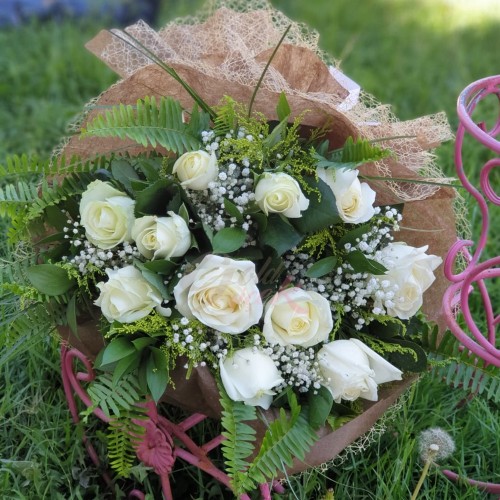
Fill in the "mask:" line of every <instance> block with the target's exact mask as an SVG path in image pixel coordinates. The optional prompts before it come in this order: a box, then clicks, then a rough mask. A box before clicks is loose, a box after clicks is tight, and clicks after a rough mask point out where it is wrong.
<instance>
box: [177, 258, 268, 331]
mask: <svg viewBox="0 0 500 500" xmlns="http://www.w3.org/2000/svg"><path fill="white" fill-rule="evenodd" d="M257 281H258V278H257V274H256V273H255V265H254V264H253V262H249V261H246V260H233V259H230V258H228V257H219V256H218V255H207V256H205V257H204V259H203V260H202V261H201V263H200V264H199V266H198V267H197V268H196V270H195V271H193V272H192V273H189V274H188V275H186V276H184V277H183V278H181V280H180V281H179V283H177V285H176V286H175V288H174V297H175V301H176V303H177V309H178V311H179V312H180V313H181V314H182V315H183V316H185V317H186V318H190V319H192V318H197V319H199V320H200V321H201V322H202V323H203V324H204V325H207V326H210V327H211V328H214V329H215V330H219V331H221V332H224V333H231V334H237V333H242V332H244V331H246V330H247V329H248V328H250V327H251V326H252V325H255V324H256V323H258V322H259V320H260V318H261V316H262V310H263V306H262V299H261V297H260V293H259V289H258V288H257Z"/></svg>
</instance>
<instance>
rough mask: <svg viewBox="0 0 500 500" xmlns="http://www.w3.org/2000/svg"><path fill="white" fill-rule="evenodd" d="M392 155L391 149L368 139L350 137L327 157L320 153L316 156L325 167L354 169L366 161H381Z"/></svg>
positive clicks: (321, 165)
mask: <svg viewBox="0 0 500 500" xmlns="http://www.w3.org/2000/svg"><path fill="white" fill-rule="evenodd" d="M390 155H391V151H390V150H389V149H384V148H381V147H379V146H377V145H375V144H373V143H372V142H370V141H369V140H367V139H361V138H359V139H356V140H354V139H353V138H352V137H348V138H347V140H346V142H345V144H344V146H343V147H342V148H340V149H336V150H335V151H332V152H331V153H330V154H329V155H328V157H327V158H324V157H323V156H321V155H319V154H315V155H314V157H315V158H316V159H317V160H318V166H319V167H324V168H342V169H353V168H357V167H359V166H360V165H363V164H364V163H370V162H373V161H379V160H382V159H384V158H387V157H388V156H390Z"/></svg>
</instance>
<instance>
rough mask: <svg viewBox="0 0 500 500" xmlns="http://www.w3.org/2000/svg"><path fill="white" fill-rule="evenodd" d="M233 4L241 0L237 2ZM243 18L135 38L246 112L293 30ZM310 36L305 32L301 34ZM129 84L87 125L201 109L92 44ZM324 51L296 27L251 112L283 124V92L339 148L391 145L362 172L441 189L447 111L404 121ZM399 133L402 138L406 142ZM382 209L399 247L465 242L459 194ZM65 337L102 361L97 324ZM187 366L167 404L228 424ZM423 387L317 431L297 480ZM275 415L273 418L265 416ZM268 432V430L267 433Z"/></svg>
mask: <svg viewBox="0 0 500 500" xmlns="http://www.w3.org/2000/svg"><path fill="white" fill-rule="evenodd" d="M234 3H235V2H233V4H234ZM236 3H238V4H239V10H238V11H233V10H231V9H228V8H226V7H222V8H220V9H219V10H217V11H216V12H215V13H213V14H212V15H209V16H208V17H206V18H205V19H203V20H200V21H199V22H196V21H193V20H192V19H191V22H189V23H183V22H182V21H180V22H179V21H174V22H173V23H171V24H169V25H167V26H166V27H165V28H164V29H163V30H161V31H160V32H159V33H156V32H154V31H153V30H152V29H151V28H149V27H148V26H147V25H145V24H144V23H142V22H140V23H138V24H136V25H134V26H132V27H130V28H129V29H128V30H129V31H130V32H131V33H133V35H134V37H136V38H137V39H139V40H140V41H141V43H142V44H143V45H145V46H147V47H148V48H150V50H152V51H153V52H154V53H155V54H157V56H158V57H160V58H161V59H163V60H164V61H165V62H167V63H168V64H169V65H170V66H171V67H173V68H174V69H175V70H176V71H177V73H178V74H179V75H180V76H181V77H182V78H183V79H184V80H185V81H186V82H187V83H188V84H189V85H190V86H191V87H192V88H193V89H194V90H195V91H196V92H197V93H198V94H199V95H201V96H202V97H203V99H204V100H205V101H206V102H207V103H208V104H209V105H211V106H214V105H217V104H218V103H219V102H220V101H221V99H222V97H223V96H225V95H229V96H231V97H232V98H233V99H235V100H237V101H240V102H242V103H248V102H249V101H250V97H251V95H252V93H253V91H254V88H255V84H256V82H257V80H258V78H259V77H260V75H261V73H262V70H263V68H264V65H265V64H266V62H267V61H268V60H269V57H270V55H271V53H272V50H273V49H274V48H275V46H276V44H277V42H278V40H279V39H280V37H281V35H282V34H283V31H284V27H286V25H287V24H288V23H290V21H289V20H288V19H286V18H285V17H284V16H283V14H281V13H280V12H277V11H275V10H273V9H272V8H271V7H270V6H269V5H268V4H267V3H265V2H260V3H259V6H260V7H262V8H260V9H258V10H254V11H251V10H250V8H249V7H248V4H247V3H246V2H245V3H241V2H236ZM304 33H306V34H304ZM87 47H88V48H89V50H90V51H92V52H93V53H94V54H96V55H97V56H98V57H100V58H101V59H102V60H103V61H105V62H106V63H107V64H108V65H109V66H110V67H111V68H112V69H113V70H115V71H116V72H117V73H118V74H119V75H120V76H121V77H122V78H123V79H122V80H121V81H119V82H118V83H117V84H115V85H113V86H112V87H111V88H109V89H108V90H107V91H105V92H104V93H103V94H101V96H100V97H99V98H98V99H97V100H96V101H95V102H94V103H93V104H92V105H91V106H89V107H88V109H87V113H86V115H85V116H84V118H83V121H82V126H84V125H85V123H86V122H87V121H88V120H92V119H93V118H95V117H96V116H97V115H98V114H99V113H102V112H103V110H105V109H106V108H107V107H109V106H110V105H114V104H118V103H124V104H135V102H136V101H137V99H139V98H144V97H145V96H156V97H159V96H171V97H173V98H175V99H178V100H179V101H180V102H181V104H182V105H183V106H184V107H185V108H186V109H190V108H191V107H192V105H193V102H192V100H191V98H190V97H189V95H188V94H187V93H186V91H185V90H184V89H183V88H182V86H181V85H180V84H179V83H177V82H176V81H174V80H173V79H172V78H171V77H170V76H169V75H168V74H167V73H166V72H164V71H163V70H162V69H160V68H159V67H158V66H156V65H154V64H151V63H150V61H148V59H147V58H146V57H144V56H143V55H142V54H140V53H139V52H137V51H136V50H134V48H133V47H131V46H130V45H128V44H126V43H124V42H123V41H121V40H119V39H118V38H115V37H114V36H113V35H112V34H111V33H110V32H101V33H100V34H99V35H98V36H97V37H96V38H95V39H93V40H92V41H91V42H89V44H88V45H87ZM321 55H322V54H321V53H320V51H319V50H318V48H317V36H316V35H315V34H314V33H312V34H311V33H310V32H309V33H307V32H306V30H304V26H302V25H299V24H297V23H292V28H291V29H290V35H289V36H288V37H287V39H285V42H284V44H283V45H282V46H281V47H280V48H279V49H278V52H277V54H276V57H275V58H274V59H273V61H272V63H271V66H270V70H269V71H268V73H267V74H266V78H264V81H263V85H262V88H261V89H260V90H259V92H258V93H257V96H256V99H255V104H254V110H255V111H258V112H261V113H264V115H265V116H266V117H267V118H269V119H276V118H277V117H276V114H275V108H276V104H277V102H278V97H279V94H280V92H281V91H285V92H286V94H287V98H288V101H289V103H290V107H291V109H292V117H291V118H292V119H293V118H294V117H295V116H298V115H300V114H301V113H303V112H305V115H304V118H303V124H304V126H309V127H319V126H322V125H323V124H325V123H327V122H328V123H329V124H330V127H331V132H330V134H329V136H328V138H329V139H330V144H331V146H332V147H339V146H341V145H342V144H343V143H344V141H345V140H346V138H347V137H349V136H353V137H365V138H368V139H380V138H392V139H390V140H388V141H386V143H385V144H386V146H389V147H391V149H392V150H393V151H394V152H395V155H394V157H392V158H390V159H388V160H384V161H383V162H379V163H377V164H371V165H368V166H365V167H363V169H362V171H363V173H365V174H366V175H378V176H381V175H382V176H392V177H398V178H401V177H404V178H417V177H418V176H419V175H424V176H425V177H426V178H429V177H432V178H434V179H435V180H436V181H440V180H441V178H442V174H441V173H440V171H439V170H438V169H437V168H436V167H435V165H434V156H433V154H432V149H433V148H435V147H436V146H438V145H439V144H440V142H441V141H443V140H446V139H449V138H450V137H451V134H450V130H449V128H448V125H447V123H446V119H445V117H444V116H443V115H442V114H438V115H434V116H429V117H423V118H419V119H417V120H411V121H407V122H399V121H397V120H396V119H395V118H394V116H393V115H392V114H391V112H390V109H389V107H388V106H383V105H380V104H378V103H376V102H375V101H374V100H373V99H372V98H371V97H369V96H366V95H363V94H362V93H361V97H358V95H359V94H360V92H359V87H357V86H356V84H354V82H351V81H350V80H349V79H348V78H346V77H345V76H344V75H342V74H341V73H340V72H339V71H338V69H337V68H335V67H332V66H328V65H326V64H325V63H324V62H323V60H322V59H321V57H320V56H321ZM401 136H405V137H404V138H401ZM144 151H145V149H144V148H142V147H140V146H138V145H137V144H135V143H132V142H131V141H128V140H120V139H115V138H99V137H89V138H79V137H77V136H75V137H73V138H71V139H70V140H69V142H68V143H67V144H66V146H65V148H64V151H63V152H64V154H65V155H66V156H70V155H72V154H77V155H79V156H80V157H84V158H92V157H94V156H96V155H102V154H107V153H111V152H114V153H118V154H119V153H123V154H124V153H129V154H132V155H134V154H138V153H140V152H144ZM373 187H374V189H376V191H377V202H378V204H380V205H385V204H388V203H401V202H405V208H404V213H403V222H402V227H403V228H404V229H402V230H401V231H400V232H399V233H398V234H397V235H396V237H397V239H398V240H401V241H406V242H407V243H408V244H410V245H413V246H417V247H418V246H423V245H429V253H432V254H436V255H440V256H442V257H444V255H445V254H446V251H447V250H448V249H449V248H450V246H451V245H452V244H453V243H454V242H455V241H456V230H455V216H454V211H453V199H454V196H455V193H454V191H453V190H452V189H451V188H440V187H438V186H430V185H425V184H410V183H396V182H376V183H375V184H374V185H373ZM446 287H447V281H446V280H445V278H444V276H443V273H442V271H441V270H440V269H438V271H437V279H436V282H435V283H434V284H433V286H432V287H431V288H430V289H429V290H428V291H427V293H426V294H425V298H424V308H423V309H424V312H425V313H426V314H427V317H428V319H429V320H431V321H435V322H436V323H437V324H438V325H440V327H441V329H442V330H443V329H444V325H445V323H444V320H443V317H442V311H441V301H442V296H443V292H444V290H445V289H446ZM61 333H62V334H63V337H65V338H66V339H69V341H70V343H71V344H73V345H75V347H77V348H79V349H80V350H82V352H84V353H86V354H87V355H89V356H90V357H91V358H94V357H95V355H96V354H97V352H98V351H99V349H100V348H101V347H102V345H103V341H102V339H101V338H100V335H99V333H98V331H97V329H96V326H95V324H92V323H91V324H84V325H80V327H79V329H78V333H79V336H80V339H81V340H78V339H75V337H74V336H72V335H69V333H68V331H67V329H62V330H61ZM181 365H182V363H180V364H179V366H178V367H177V368H176V370H175V371H174V372H173V373H172V374H171V375H172V378H173V380H174V382H175V389H172V388H169V389H168V390H167V392H166V394H165V396H164V400H165V401H167V402H168V403H171V404H174V405H177V406H179V407H181V408H183V409H185V410H188V411H197V412H201V413H204V414H206V415H208V416H211V417H216V418H217V417H219V416H220V405H219V401H218V391H217V387H216V384H215V381H214V378H213V376H212V375H211V373H210V372H209V370H208V369H207V368H197V369H195V370H194V372H193V375H192V376H191V378H190V379H189V380H186V378H185V369H184V368H182V366H181ZM413 380H414V378H408V379H405V380H404V381H402V382H399V383H394V384H392V385H391V386H388V387H386V388H382V389H381V391H380V399H379V401H378V402H376V403H367V406H366V411H365V412H364V413H363V414H362V415H360V416H359V417H357V418H355V419H353V420H352V421H351V422H349V423H347V424H345V425H344V426H343V427H341V428H340V429H338V430H336V431H335V432H329V431H328V428H326V427H325V428H323V429H321V431H320V435H321V439H320V440H319V441H318V443H317V444H316V445H315V446H314V447H313V449H312V450H311V452H310V453H309V455H308V456H307V458H306V461H305V463H301V464H299V463H297V464H295V465H294V466H293V467H292V468H291V469H290V471H289V472H291V473H294V472H298V471H301V470H304V469H306V468H308V467H311V466H317V465H319V464H321V463H324V462H327V461H329V460H331V459H332V458H333V457H335V456H336V455H337V454H338V453H339V452H340V451H342V450H343V449H344V448H345V447H346V446H347V445H349V444H350V443H352V442H353V441H354V440H356V439H357V438H358V437H359V436H361V435H362V434H364V433H365V432H367V431H368V430H369V429H370V428H371V427H372V426H373V425H374V423H375V422H376V420H377V419H378V418H379V417H380V416H381V415H382V414H383V413H384V412H385V411H386V410H387V409H388V408H389V406H391V405H392V404H393V403H394V402H395V401H396V399H397V398H398V397H399V396H400V395H401V394H402V392H403V391H404V390H405V389H406V388H407V387H408V386H409V385H410V384H411V382H412V381H413ZM268 415H272V412H268ZM262 430H263V429H260V431H262Z"/></svg>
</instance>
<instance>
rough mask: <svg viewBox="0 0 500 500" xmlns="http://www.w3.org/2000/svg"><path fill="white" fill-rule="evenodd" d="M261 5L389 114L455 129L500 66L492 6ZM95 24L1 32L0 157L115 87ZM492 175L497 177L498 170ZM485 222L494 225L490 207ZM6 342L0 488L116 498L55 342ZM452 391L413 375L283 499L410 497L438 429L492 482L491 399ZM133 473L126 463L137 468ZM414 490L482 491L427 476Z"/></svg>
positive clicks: (45, 140)
mask: <svg viewBox="0 0 500 500" xmlns="http://www.w3.org/2000/svg"><path fill="white" fill-rule="evenodd" d="M201 3H202V2H201V1H200V0H190V1H185V2H179V1H176V2H167V1H164V4H163V8H162V19H163V20H167V19H170V18H171V17H174V16H176V15H184V14H189V13H191V12H193V11H194V10H195V9H196V8H197V7H198V6H200V5H201ZM467 3H468V4H469V5H470V4H475V9H474V10H473V11H471V12H470V13H468V14H465V13H464V11H463V10H462V7H459V5H460V6H463V5H467ZM273 4H274V5H275V6H276V7H278V8H280V9H282V10H283V11H284V12H285V13H286V14H288V15H289V16H290V17H292V18H293V19H295V20H300V21H305V22H306V23H308V24H309V25H310V26H311V27H313V28H315V29H317V30H318V31H319V32H320V34H321V39H320V45H321V47H322V48H323V49H325V50H327V51H328V52H329V53H331V54H332V55H334V56H335V57H336V58H338V59H342V60H343V63H342V68H343V70H344V71H345V73H346V74H347V75H348V76H350V77H351V78H353V79H354V80H356V81H358V82H359V83H360V84H361V85H362V86H363V88H364V89H365V90H366V91H367V92H369V93H372V94H374V95H375V96H376V97H377V99H378V100H380V101H381V102H384V103H391V104H392V105H393V108H394V111H395V113H396V114H397V115H398V116H399V117H400V118H401V119H411V118H415V117H417V116H420V115H423V114H427V113H435V112H438V111H441V110H444V111H445V112H446V113H447V115H448V117H449V120H450V123H451V124H452V127H453V128H456V126H457V119H456V115H455V102H456V98H457V96H458V94H459V92H460V91H461V90H462V89H463V88H464V87H465V86H466V85H467V84H468V83H470V82H471V81H473V80H475V79H477V78H481V77H485V76H488V75H491V74H494V73H497V72H498V49H499V44H500V41H499V38H498V33H499V28H500V20H499V18H498V14H497V11H496V10H494V9H491V8H490V10H489V11H483V10H481V5H482V4H483V2H482V1H476V2H462V1H460V2H458V1H455V2H451V1H445V0H433V1H431V0H420V1H416V0H415V1H414V2H408V1H405V0H370V1H367V0H335V2H331V1H328V0H322V1H316V2H304V1H298V0H275V1H274V2H273ZM490 4H491V2H490ZM105 26H108V27H109V26H110V24H109V23H107V22H106V21H105V20H97V21H94V23H93V25H92V26H91V25H90V24H77V23H73V22H65V23H59V24H57V23H47V24H43V25H37V24H33V25H31V26H24V27H21V28H19V29H3V30H2V31H0V47H1V50H0V75H1V77H0V162H2V161H3V159H4V158H5V156H6V155H7V154H11V153H23V152H26V153H33V152H36V153H39V154H42V155H44V154H49V153H50V151H51V150H52V148H53V147H54V146H55V145H56V144H57V142H58V141H59V138H60V137H61V136H63V135H64V134H65V127H66V123H67V122H68V120H70V119H71V118H72V117H73V116H74V115H75V114H76V113H78V111H79V110H80V109H81V107H82V105H83V104H84V103H85V102H86V101H88V100H89V99H90V98H92V97H93V96H95V95H97V94H99V93H100V92H101V91H102V90H104V89H106V88H107V87H108V86H109V85H110V84H111V83H113V82H114V81H116V76H115V75H113V74H112V73H111V72H110V71H109V70H108V69H106V68H105V66H104V65H103V64H102V63H101V62H99V61H98V60H96V59H95V58H94V57H93V56H91V55H90V54H88V53H87V52H86V50H85V49H84V48H83V44H84V43H85V41H87V40H88V39H89V38H91V37H92V36H93V35H94V34H95V33H96V32H97V31H98V30H99V29H101V28H102V27H105ZM491 104H492V107H493V103H491ZM484 112H485V116H486V117H487V119H488V120H491V119H492V117H493V116H495V113H493V112H492V110H491V108H490V109H485V110H484ZM452 151H453V145H452V144H451V143H450V144H447V145H445V146H443V147H442V148H440V150H439V158H440V162H441V165H443V168H444V169H445V171H446V173H447V174H449V175H451V174H452V173H453V162H452ZM488 157H489V156H488V155H487V154H485V153H484V152H483V151H482V150H481V149H480V148H478V147H475V146H474V145H472V144H469V143H468V144H467V152H466V154H465V160H466V164H467V165H468V168H469V169H470V170H471V172H473V175H474V176H477V172H478V170H479V168H480V166H481V165H482V163H484V161H485V160H486V159H487V158H488ZM497 170H498V169H497ZM495 175H496V177H495V179H496V184H497V185H498V181H499V179H500V177H499V175H498V172H497V173H496V174H495ZM470 210H471V220H472V222H473V228H474V232H475V233H476V234H477V226H478V222H479V219H478V212H477V209H476V208H475V206H474V205H473V204H470ZM493 222H494V226H493V227H498V224H499V223H500V220H499V219H498V210H497V214H496V215H495V218H494V219H493ZM499 234H500V233H498V232H496V234H495V235H494V237H493V238H492V242H491V246H490V247H489V248H488V250H487V253H486V255H487V256H493V255H495V254H498V248H499V247H500V245H499V242H500V236H499ZM497 285H498V283H497ZM499 292H500V291H499V287H497V288H496V289H495V290H493V293H495V297H497V300H496V302H495V303H496V304H499V303H500V297H499ZM474 308H475V311H476V312H478V313H479V311H480V310H481V304H480V303H479V301H477V300H476V301H474ZM7 342H8V338H7V336H6V335H5V334H3V333H0V349H1V354H0V360H1V361H0V373H1V375H0V492H1V495H0V496H1V497H2V498H16V499H17V498H29V499H39V498H61V499H62V498H65V499H66V498H68V499H69V498H75V499H78V498H113V497H118V498H119V497H120V496H122V495H123V494H124V492H128V491H130V488H131V487H132V486H131V483H123V482H122V483H119V484H117V486H116V490H115V491H114V492H111V491H109V489H107V488H106V486H105V485H104V484H103V482H102V480H101V479H100V475H99V471H97V470H96V469H95V468H94V466H93V465H92V464H91V462H90V461H89V460H88V458H87V456H86V452H85V450H84V448H83V446H82V445H81V443H80V439H79V437H80V435H81V429H77V430H75V428H74V426H73V424H72V422H71V420H70V416H69V412H68V410H67V409H66V406H65V403H64V395H63V392H62V389H61V382H60V378H59V374H58V370H59V369H58V351H57V343H56V342H55V341H54V340H53V339H41V338H38V339H36V338H35V339H33V340H31V341H30V342H29V343H28V344H27V345H26V348H25V349H20V350H18V351H17V353H16V355H15V356H11V357H10V358H9V359H7V357H6V354H7V353H8V345H7ZM463 398H464V394H463V393H462V392H461V391H459V390H457V391H451V390H449V389H448V388H446V386H445V385H444V384H442V383H441V382H439V381H436V380H431V379H430V378H425V379H424V380H423V381H422V382H421V383H420V384H419V385H418V387H416V388H415V389H413V390H412V393H411V397H410V398H409V400H408V401H407V402H406V403H405V404H404V406H403V408H402V409H401V411H400V412H399V413H398V416H397V418H396V420H394V421H393V422H392V423H388V430H387V432H386V433H385V434H384V435H382V437H381V438H380V439H378V440H376V441H375V442H374V443H372V444H371V445H370V446H369V447H368V448H367V449H366V450H365V451H364V452H363V453H360V454H356V455H350V456H349V457H348V458H347V460H346V461H345V462H344V463H343V464H342V465H338V466H333V467H332V468H330V469H329V470H328V471H326V472H322V471H312V472H309V473H306V474H303V475H302V476H300V477H298V478H294V479H293V480H292V481H291V485H290V489H289V491H288V493H287V495H286V496H285V498H287V499H288V498H289V499H294V498H300V499H309V498H321V497H322V496H323V495H325V493H326V492H327V490H328V489H329V488H332V489H333V490H334V492H335V497H336V498H337V499H340V500H344V499H364V498H366V499H382V498H384V499H385V498H387V499H400V498H409V496H410V494H411V491H412V489H413V487H414V485H415V484H416V482H417V479H418V475H419V473H420V469H421V464H420V463H419V460H418V456H417V455H418V454H417V451H416V448H415V446H416V445H415V442H416V437H417V435H418V433H419V432H420V431H421V430H424V429H426V428H428V427H432V426H436V425H438V426H441V427H443V428H444V429H445V430H447V431H449V432H450V434H451V435H452V436H453V437H454V439H455V441H456V444H457V451H456V452H455V454H454V455H453V456H452V457H451V458H450V459H448V460H447V462H446V463H444V464H443V465H445V466H447V467H449V468H452V469H453V470H455V471H457V472H460V473H462V474H467V475H470V476H471V477H474V478H476V479H480V480H485V481H488V480H489V481H497V482H500V476H499V472H498V471H500V428H499V427H500V419H499V411H498V410H499V409H498V405H493V404H492V403H489V402H487V401H485V400H483V399H481V398H473V399H471V400H468V401H465V402H464V401H463ZM207 425H208V426H209V429H206V431H207V432H213V428H212V426H213V425H214V424H207ZM102 431H103V427H102V426H100V425H99V424H98V423H95V421H91V425H90V431H89V434H90V436H92V437H93V439H94V441H95V442H97V443H100V442H101V440H102ZM201 432H202V433H203V432H204V431H203V430H202V431H201ZM142 472H143V471H142V470H141V469H138V470H137V475H139V476H141V474H142ZM173 484H174V490H175V493H176V498H222V496H223V495H224V492H223V490H222V489H221V488H220V486H218V485H217V484H216V483H215V482H214V481H211V480H210V479H209V478H208V477H206V476H205V475H200V473H198V472H197V471H195V470H193V469H190V468H187V467H183V466H182V465H181V466H180V467H179V468H178V469H177V470H176V472H175V473H174V474H173ZM146 491H150V492H153V491H158V484H157V483H156V482H155V480H154V479H151V480H150V481H149V482H147V484H146ZM226 496H227V493H226ZM156 497H158V493H157V494H156ZM421 498H428V499H433V498H436V499H450V500H451V499H482V498H487V496H486V495H485V494H484V493H481V492H479V491H477V490H476V489H474V488H469V487H467V486H465V485H455V484H453V483H450V482H449V481H447V480H446V479H444V478H443V477H442V476H441V475H439V474H438V473H436V472H432V473H431V474H430V476H429V478H428V479H427V480H426V482H425V485H424V488H423V490H422V493H421Z"/></svg>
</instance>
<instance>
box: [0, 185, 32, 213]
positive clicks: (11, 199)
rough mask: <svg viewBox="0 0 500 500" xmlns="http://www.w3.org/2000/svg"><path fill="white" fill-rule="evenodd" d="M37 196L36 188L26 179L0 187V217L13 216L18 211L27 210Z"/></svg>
mask: <svg viewBox="0 0 500 500" xmlns="http://www.w3.org/2000/svg"><path fill="white" fill-rule="evenodd" d="M37 198H38V189H37V187H36V186H35V185H34V184H33V183H31V182H26V181H18V182H16V183H12V184H6V185H5V186H3V187H0V217H9V218H14V217H16V215H17V214H18V213H19V212H24V211H26V210H27V208H28V207H29V205H30V204H31V203H33V202H34V201H35V200H36V199H37Z"/></svg>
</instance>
